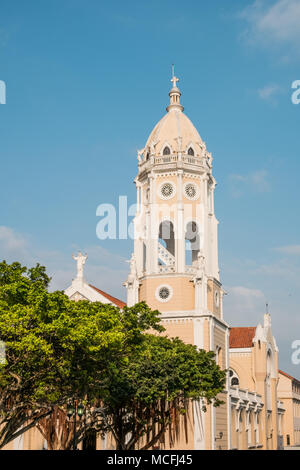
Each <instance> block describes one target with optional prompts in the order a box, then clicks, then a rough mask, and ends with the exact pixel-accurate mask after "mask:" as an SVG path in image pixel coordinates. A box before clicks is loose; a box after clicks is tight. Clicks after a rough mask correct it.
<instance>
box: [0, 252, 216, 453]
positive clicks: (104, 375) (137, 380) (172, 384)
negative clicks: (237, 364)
mask: <svg viewBox="0 0 300 470" xmlns="http://www.w3.org/2000/svg"><path fill="white" fill-rule="evenodd" d="M49 282H50V278H49V277H48V276H47V274H46V270H45V268H44V267H42V266H40V265H37V266H35V267H34V268H31V269H28V268H26V267H24V266H21V265H20V264H19V263H12V264H11V265H9V264H7V263H6V262H5V261H3V262H2V263H0V339H1V340H3V341H4V342H5V345H6V361H5V363H3V364H0V448H1V447H3V446H4V445H6V444H7V443H9V442H10V441H12V440H14V439H15V438H16V437H18V436H19V435H20V434H22V433H23V432H25V431H26V430H29V429H30V428H31V427H33V426H37V427H38V429H39V430H40V432H41V433H42V434H43V436H44V437H45V439H47V443H48V448H49V449H70V448H71V446H72V440H73V423H72V421H70V420H68V418H67V415H66V405H67V403H68V402H69V400H70V399H71V398H72V399H73V398H76V399H77V400H78V401H79V402H82V403H83V404H84V407H85V415H84V417H83V419H82V420H81V421H79V420H78V422H77V426H76V444H78V443H79V442H81V441H82V440H83V439H84V438H85V437H87V436H90V435H92V434H93V433H95V432H97V433H108V432H109V433H111V434H112V436H113V437H114V439H115V441H116V445H117V448H119V449H133V448H136V447H143V448H149V447H151V446H152V445H154V444H155V443H156V442H157V440H158V439H162V438H163V436H164V435H165V433H166V431H167V430H168V429H169V433H170V437H171V441H172V440H174V432H177V431H178V429H179V428H178V425H177V424H178V417H179V415H180V414H182V415H183V416H186V415H187V414H188V412H189V403H190V402H191V400H199V399H200V400H202V401H204V402H205V403H211V402H213V403H214V405H215V406H218V404H219V403H220V402H219V400H218V399H217V395H218V393H219V392H220V391H222V389H223V387H224V377H225V373H224V372H223V371H221V370H220V369H219V367H218V366H217V365H216V363H215V361H214V354H213V353H212V352H210V353H207V352H205V351H198V350H197V348H196V347H195V346H192V345H186V344H184V343H183V342H182V341H180V340H179V339H178V338H177V339H169V338H167V337H165V336H161V335H160V334H161V333H163V332H164V328H163V327H162V325H161V324H160V319H159V312H158V311H152V310H151V309H150V308H149V307H148V306H147V305H146V304H145V303H143V302H142V303H139V304H136V305H135V306H134V307H131V308H128V307H124V309H123V310H120V309H119V308H117V307H114V306H112V305H107V304H105V305H104V304H101V303H100V302H94V303H91V302H88V301H85V300H81V301H78V302H74V301H71V300H70V299H68V297H67V296H66V295H65V294H64V293H63V292H60V291H56V292H52V293H51V292H48V286H49ZM150 331H151V332H152V333H155V334H150ZM129 436H130V437H129Z"/></svg>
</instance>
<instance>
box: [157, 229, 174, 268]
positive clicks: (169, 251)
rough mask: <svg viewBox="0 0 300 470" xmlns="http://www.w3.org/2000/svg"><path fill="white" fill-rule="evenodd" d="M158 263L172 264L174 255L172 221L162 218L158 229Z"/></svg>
mask: <svg viewBox="0 0 300 470" xmlns="http://www.w3.org/2000/svg"><path fill="white" fill-rule="evenodd" d="M158 243H159V246H158V264H159V265H173V264H174V256H175V235H174V226H173V223H172V222H170V221H169V220H164V221H163V222H161V223H160V225H159V231H158Z"/></svg>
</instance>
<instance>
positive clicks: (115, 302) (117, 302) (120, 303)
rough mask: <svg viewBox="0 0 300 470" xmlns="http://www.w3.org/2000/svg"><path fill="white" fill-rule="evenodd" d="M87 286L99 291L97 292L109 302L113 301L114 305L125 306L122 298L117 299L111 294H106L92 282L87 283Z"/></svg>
mask: <svg viewBox="0 0 300 470" xmlns="http://www.w3.org/2000/svg"><path fill="white" fill-rule="evenodd" d="M89 286H90V287H92V288H93V289H95V290H96V291H97V292H99V294H102V295H103V296H104V297H106V298H107V299H108V300H110V301H111V303H113V304H114V305H117V306H118V307H120V308H123V307H125V305H126V304H125V302H123V301H122V300H119V299H117V298H116V297H113V296H112V295H109V294H107V292H104V291H103V290H100V289H98V288H97V287H95V286H92V284H89Z"/></svg>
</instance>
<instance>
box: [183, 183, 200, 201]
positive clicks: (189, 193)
mask: <svg viewBox="0 0 300 470" xmlns="http://www.w3.org/2000/svg"><path fill="white" fill-rule="evenodd" d="M184 194H185V196H186V197H187V198H188V199H196V198H197V196H198V188H197V186H196V185H195V184H194V183H186V184H185V185H184Z"/></svg>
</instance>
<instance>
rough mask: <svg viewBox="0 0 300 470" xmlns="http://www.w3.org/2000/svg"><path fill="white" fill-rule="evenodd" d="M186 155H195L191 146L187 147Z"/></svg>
mask: <svg viewBox="0 0 300 470" xmlns="http://www.w3.org/2000/svg"><path fill="white" fill-rule="evenodd" d="M188 155H192V156H194V155H195V152H194V150H193V149H192V147H189V149H188Z"/></svg>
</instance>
